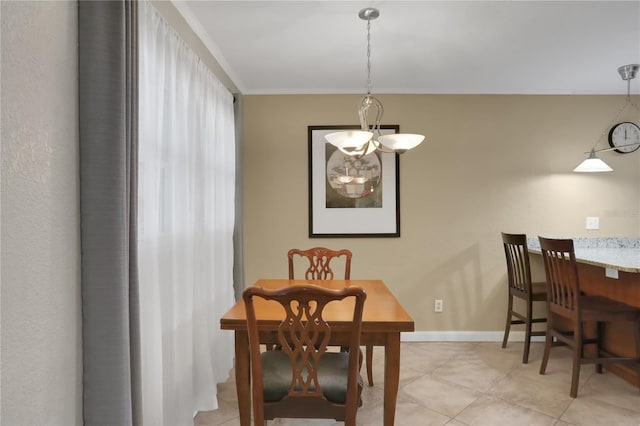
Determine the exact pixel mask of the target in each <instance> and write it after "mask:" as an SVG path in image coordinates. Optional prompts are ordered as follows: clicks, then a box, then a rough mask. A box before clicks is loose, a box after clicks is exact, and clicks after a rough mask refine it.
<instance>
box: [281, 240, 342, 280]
mask: <svg viewBox="0 0 640 426" xmlns="http://www.w3.org/2000/svg"><path fill="white" fill-rule="evenodd" d="M295 256H301V257H303V258H306V259H307V260H308V261H309V266H308V267H307V270H306V271H305V273H304V279H306V280H332V279H333V276H334V274H333V270H332V269H331V265H330V264H331V261H332V260H333V259H334V258H337V257H341V256H344V258H345V264H344V279H345V280H348V279H351V257H352V254H351V251H349V250H331V249H328V248H325V247H314V248H311V249H308V250H300V249H291V250H289V253H287V257H288V258H289V279H290V280H293V279H294V278H295V275H294V272H293V270H294V267H293V266H294V262H295Z"/></svg>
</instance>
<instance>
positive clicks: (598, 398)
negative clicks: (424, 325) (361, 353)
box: [194, 342, 640, 426]
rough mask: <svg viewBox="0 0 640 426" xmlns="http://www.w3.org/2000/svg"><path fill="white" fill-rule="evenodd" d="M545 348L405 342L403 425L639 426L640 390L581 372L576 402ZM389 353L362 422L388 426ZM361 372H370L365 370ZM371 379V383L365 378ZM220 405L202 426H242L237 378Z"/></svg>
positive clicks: (562, 351)
mask: <svg viewBox="0 0 640 426" xmlns="http://www.w3.org/2000/svg"><path fill="white" fill-rule="evenodd" d="M542 349H543V344H542V343H533V344H532V347H531V354H530V356H529V364H522V363H521V359H522V343H519V342H513V343H509V345H508V346H507V348H506V349H502V348H501V347H500V343H497V342H491V343H484V342H483V343H477V342H474V343H466V342H428V343H402V349H401V354H402V360H401V363H400V390H399V392H398V403H397V409H396V425H398V426H425V425H448V426H463V425H467V426H471V425H483V426H484V425H487V426H498V425H509V426H510V425H558V426H569V425H576V426H577V425H598V426H600V425H602V426H627V425H629V426H631V425H640V391H639V390H638V389H636V388H635V387H633V386H631V385H630V384H628V383H627V382H625V381H623V380H622V379H620V378H618V377H616V376H614V375H612V374H610V373H607V372H606V371H605V373H604V374H601V375H600V374H595V372H594V367H593V365H585V366H583V367H582V370H581V374H580V388H579V390H578V398H576V399H572V398H570V397H569V386H570V381H571V376H570V370H571V356H570V351H569V350H568V349H567V348H563V347H556V348H552V350H551V358H550V360H549V364H548V366H547V374H546V375H544V376H541V375H540V374H538V369H539V368H540V359H541V358H542ZM383 360H384V356H383V352H382V348H376V351H375V353H374V365H373V372H374V383H375V385H374V386H373V387H369V386H366V385H365V387H364V389H363V393H362V399H363V406H362V407H361V408H360V409H359V411H358V420H357V421H358V425H363V426H365V425H381V424H382V390H383ZM362 371H363V372H365V371H366V370H365V366H364V365H363V368H362ZM365 381H366V379H365ZM218 392H219V394H218V397H219V405H220V408H219V409H218V410H214V411H208V412H200V413H198V415H197V416H196V418H195V422H194V424H195V425H196V426H217V425H225V426H233V425H239V421H238V411H237V407H238V405H237V402H236V394H235V384H234V382H233V378H230V379H229V380H228V381H227V382H225V383H222V384H220V385H219V387H218ZM268 424H269V425H286V426H307V425H317V426H325V425H326V426H329V425H341V424H343V423H342V422H338V423H336V422H335V421H333V420H304V419H303V420H294V419H286V420H284V419H276V420H274V421H271V422H268Z"/></svg>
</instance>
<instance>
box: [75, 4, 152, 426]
mask: <svg viewBox="0 0 640 426" xmlns="http://www.w3.org/2000/svg"><path fill="white" fill-rule="evenodd" d="M137 24H138V17H137V2H136V1H91V2H84V1H81V2H78V39H79V45H78V50H79V51H78V67H79V109H80V111H79V116H80V129H79V134H80V140H79V144H80V215H81V247H82V255H81V259H82V260H81V264H82V272H81V277H82V342H83V343H82V348H83V412H84V414H83V416H84V423H85V424H87V425H96V424H105V425H116V424H117V425H130V424H140V423H141V418H140V414H141V411H140V403H139V401H140V382H139V374H140V371H139V343H140V342H139V337H138V332H139V329H138V324H139V320H138V316H139V312H138V276H137V257H136V256H137V249H136V244H137V229H136V228H137V220H136V218H137V213H136V203H137V187H136V175H137V166H138V161H137V149H138V145H137V144H138V124H137V120H138V118H137V108H138V100H137V93H138V84H137V83H138V82H137V78H138V73H137V58H138V50H137V32H138V31H137Z"/></svg>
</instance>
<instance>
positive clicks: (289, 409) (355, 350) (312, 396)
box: [243, 284, 366, 425]
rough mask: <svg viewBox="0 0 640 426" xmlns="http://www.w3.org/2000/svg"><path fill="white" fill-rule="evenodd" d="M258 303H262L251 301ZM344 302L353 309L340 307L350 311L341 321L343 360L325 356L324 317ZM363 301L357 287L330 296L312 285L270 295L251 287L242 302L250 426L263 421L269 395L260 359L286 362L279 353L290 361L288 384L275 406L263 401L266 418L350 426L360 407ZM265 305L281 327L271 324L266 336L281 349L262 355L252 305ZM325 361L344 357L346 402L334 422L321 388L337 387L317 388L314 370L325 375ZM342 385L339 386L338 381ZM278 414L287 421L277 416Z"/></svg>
mask: <svg viewBox="0 0 640 426" xmlns="http://www.w3.org/2000/svg"><path fill="white" fill-rule="evenodd" d="M257 298H259V299H264V300H255V299H257ZM344 299H353V303H350V302H351V301H346V300H345V301H344V302H342V303H347V306H348V307H349V308H348V309H350V310H349V313H350V312H351V310H352V311H353V316H352V317H351V318H348V317H349V316H350V315H348V316H347V317H346V318H345V319H346V321H347V324H348V330H347V333H346V335H348V339H349V343H348V345H349V348H350V349H349V352H348V354H346V353H336V352H327V346H328V345H329V342H330V340H331V331H332V330H331V329H332V327H331V326H330V325H329V324H328V323H327V322H326V321H325V319H324V317H323V313H324V310H325V307H326V306H327V305H329V304H331V303H338V302H339V301H342V300H344ZM365 299H366V294H365V292H364V289H362V288H360V287H345V288H343V289H341V290H333V289H327V288H323V287H320V286H316V285H313V284H300V285H294V286H290V287H285V288H282V289H275V290H274V289H264V288H261V287H250V288H248V289H247V290H245V291H244V293H243V300H244V303H245V309H246V314H247V328H248V333H249V349H250V354H251V375H252V376H251V377H252V382H253V388H252V398H253V402H254V419H255V424H260V425H262V424H263V421H264V419H265V394H266V393H267V392H268V391H267V387H268V385H269V383H266V382H265V380H264V377H263V368H262V366H263V358H262V356H280V358H286V357H285V356H284V355H282V354H283V353H284V354H286V356H287V357H288V360H289V361H290V368H291V381H290V382H289V381H288V380H286V386H284V387H285V389H284V391H282V395H281V396H282V398H281V399H280V400H278V401H271V400H270V401H268V404H267V408H269V409H271V410H272V411H271V413H267V418H273V417H274V416H273V412H276V413H278V415H276V416H275V417H318V418H322V417H326V418H332V417H335V418H339V419H344V418H350V419H352V422H353V424H355V417H356V412H357V408H358V402H359V393H358V377H359V370H360V349H359V346H360V332H361V325H362V312H363V308H364V301H365ZM265 301H275V302H277V303H279V304H280V306H282V308H283V311H282V321H281V322H279V323H277V324H271V328H270V331H271V332H273V331H277V339H278V343H279V345H280V346H281V347H282V349H281V350H274V351H267V352H266V353H265V354H263V355H261V345H260V343H261V342H260V333H259V330H258V321H257V319H256V313H255V312H256V310H255V303H269V302H265ZM278 321H279V320H278ZM273 327H276V328H275V329H274V328H273ZM344 331H345V330H344V329H343V330H342V332H343V334H345V333H344ZM271 343H273V342H271ZM330 355H333V356H342V358H341V359H343V360H344V358H345V357H348V375H347V377H346V401H345V403H343V404H339V406H340V407H339V408H338V409H341V410H343V413H342V414H339V415H337V416H334V413H335V410H336V403H335V402H330V401H328V400H327V399H326V397H325V393H324V391H323V386H325V385H327V387H330V386H333V387H335V386H336V383H335V378H334V380H333V382H332V383H329V384H326V383H321V381H320V380H319V375H318V367H319V366H321V365H322V366H323V367H322V368H324V369H327V368H328V367H327V364H326V363H324V362H323V358H324V357H327V358H329V357H330ZM287 371H288V370H287ZM321 373H322V374H323V375H324V376H323V377H325V376H326V372H323V371H321ZM341 381H342V382H343V383H344V380H343V379H341ZM287 386H288V390H287V389H286V387H287ZM267 396H269V395H267ZM271 396H272V395H271ZM268 399H273V398H268ZM278 404H281V407H278ZM274 406H275V407H274ZM307 407H308V408H307ZM283 408H284V409H283ZM273 410H275V411H273ZM310 411H316V412H317V413H318V414H317V415H311V413H310ZM283 412H284V413H285V414H286V415H281V413H283ZM270 414H271V415H270ZM350 423H351V422H350Z"/></svg>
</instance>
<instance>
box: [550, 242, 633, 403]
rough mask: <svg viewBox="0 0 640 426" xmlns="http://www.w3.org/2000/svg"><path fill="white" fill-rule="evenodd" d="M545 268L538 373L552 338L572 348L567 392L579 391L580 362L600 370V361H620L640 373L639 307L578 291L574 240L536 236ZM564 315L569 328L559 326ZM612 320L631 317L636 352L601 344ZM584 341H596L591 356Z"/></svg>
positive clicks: (574, 395)
mask: <svg viewBox="0 0 640 426" xmlns="http://www.w3.org/2000/svg"><path fill="white" fill-rule="evenodd" d="M539 239H540V248H541V250H542V259H543V260H544V270H545V274H546V276H547V296H548V297H547V311H548V313H547V316H548V317H547V333H546V339H545V345H544V355H543V356H542V363H541V364H540V374H544V373H545V371H546V368H547V362H548V361H549V353H550V351H551V345H552V339H553V338H554V337H555V338H556V339H557V341H558V342H560V343H564V344H566V345H568V346H569V347H570V348H571V349H572V351H573V368H572V374H571V390H570V392H569V395H570V396H571V397H572V398H575V397H576V396H577V395H578V383H579V380H580V366H581V365H582V364H595V365H596V372H597V373H602V365H603V364H613V363H622V364H628V365H631V366H632V367H634V368H635V370H636V374H638V377H640V308H637V307H635V306H630V305H627V304H626V303H622V302H618V301H616V300H613V299H610V298H608V297H603V296H590V295H585V294H583V293H582V292H581V291H580V279H579V275H578V267H577V265H576V257H575V252H574V247H573V240H570V239H550V238H543V237H539ZM560 318H565V319H566V320H568V321H565V323H566V322H569V323H570V327H571V328H573V329H572V330H568V331H567V329H566V328H567V327H566V324H563V327H560V326H559V324H557V321H556V320H557V319H560ZM613 321H632V322H634V323H635V325H634V327H633V339H634V343H635V356H632V357H631V356H626V357H625V356H620V355H618V354H613V353H611V352H608V351H606V350H605V349H604V348H603V347H602V337H603V336H602V331H603V324H604V323H606V322H613ZM585 323H595V325H596V327H595V328H596V336H595V337H593V338H586V337H585V336H584V324H585ZM585 345H595V350H594V352H592V353H593V356H591V355H585Z"/></svg>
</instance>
